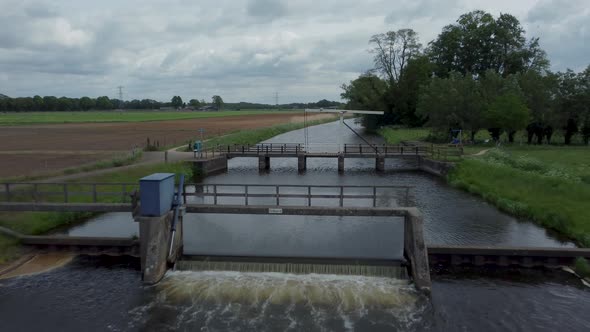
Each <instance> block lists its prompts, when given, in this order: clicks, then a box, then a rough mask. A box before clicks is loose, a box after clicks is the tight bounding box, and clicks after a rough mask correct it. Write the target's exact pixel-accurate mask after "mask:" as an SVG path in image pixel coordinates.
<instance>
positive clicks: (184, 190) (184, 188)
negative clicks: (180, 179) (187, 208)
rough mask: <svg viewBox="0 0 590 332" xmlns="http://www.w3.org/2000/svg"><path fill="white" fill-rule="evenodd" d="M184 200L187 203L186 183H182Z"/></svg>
mask: <svg viewBox="0 0 590 332" xmlns="http://www.w3.org/2000/svg"><path fill="white" fill-rule="evenodd" d="M182 201H183V203H184V205H186V184H185V183H183V184H182Z"/></svg>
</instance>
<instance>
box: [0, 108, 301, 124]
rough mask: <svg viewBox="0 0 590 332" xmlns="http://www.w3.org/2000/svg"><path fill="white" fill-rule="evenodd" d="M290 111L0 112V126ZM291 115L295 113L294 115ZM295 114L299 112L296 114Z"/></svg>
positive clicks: (208, 116)
mask: <svg viewBox="0 0 590 332" xmlns="http://www.w3.org/2000/svg"><path fill="white" fill-rule="evenodd" d="M278 112H281V113H284V112H293V111H269V110H243V111H220V112H178V111H88V112H9V113H0V126H18V125H32V124H58V123H82V122H91V123H92V122H145V121H165V120H184V119H203V118H220V117H228V116H238V115H254V114H271V113H278ZM293 113H294V112H293ZM297 113H301V112H300V111H297Z"/></svg>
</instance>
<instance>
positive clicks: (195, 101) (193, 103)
mask: <svg viewBox="0 0 590 332" xmlns="http://www.w3.org/2000/svg"><path fill="white" fill-rule="evenodd" d="M188 103H189V105H191V106H192V107H194V108H199V107H201V102H200V101H199V100H198V99H191V100H189V102H188Z"/></svg>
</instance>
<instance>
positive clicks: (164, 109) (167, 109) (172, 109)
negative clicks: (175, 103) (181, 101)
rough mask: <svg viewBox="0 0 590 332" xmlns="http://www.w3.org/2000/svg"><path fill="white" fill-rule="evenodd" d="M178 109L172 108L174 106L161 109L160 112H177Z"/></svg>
mask: <svg viewBox="0 0 590 332" xmlns="http://www.w3.org/2000/svg"><path fill="white" fill-rule="evenodd" d="M175 110H176V108H174V107H172V106H164V107H160V111H175Z"/></svg>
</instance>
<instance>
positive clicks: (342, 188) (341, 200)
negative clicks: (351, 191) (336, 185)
mask: <svg viewBox="0 0 590 332" xmlns="http://www.w3.org/2000/svg"><path fill="white" fill-rule="evenodd" d="M343 206H344V187H343V186H340V207H343Z"/></svg>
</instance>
